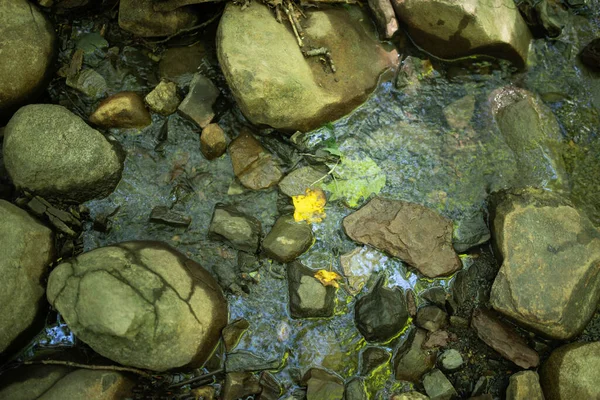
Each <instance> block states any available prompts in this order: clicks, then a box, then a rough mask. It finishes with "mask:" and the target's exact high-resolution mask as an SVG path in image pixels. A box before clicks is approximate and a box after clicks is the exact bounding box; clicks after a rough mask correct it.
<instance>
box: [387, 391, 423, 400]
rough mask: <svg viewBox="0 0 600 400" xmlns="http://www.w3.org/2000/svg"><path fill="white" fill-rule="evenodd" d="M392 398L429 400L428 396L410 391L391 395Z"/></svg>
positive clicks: (394, 399) (396, 399)
mask: <svg viewBox="0 0 600 400" xmlns="http://www.w3.org/2000/svg"><path fill="white" fill-rule="evenodd" d="M392 400H429V397H427V396H425V395H424V394H421V393H419V392H415V391H410V392H406V393H401V394H395V395H393V396H392Z"/></svg>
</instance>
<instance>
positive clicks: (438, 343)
mask: <svg viewBox="0 0 600 400" xmlns="http://www.w3.org/2000/svg"><path fill="white" fill-rule="evenodd" d="M455 340H456V336H455V335H454V334H451V333H449V332H448V331H434V332H428V333H427V339H426V340H425V342H423V345H422V346H421V347H422V348H423V349H424V350H427V349H435V348H438V347H446V346H447V345H448V343H450V342H452V341H455Z"/></svg>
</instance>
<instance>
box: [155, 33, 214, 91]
mask: <svg viewBox="0 0 600 400" xmlns="http://www.w3.org/2000/svg"><path fill="white" fill-rule="evenodd" d="M205 53H206V49H205V47H204V44H202V43H201V42H200V43H196V44H193V45H191V46H185V47H170V48H168V49H167V50H166V51H165V52H164V53H163V54H162V56H161V59H160V63H159V64H158V72H159V74H160V77H161V78H162V79H170V80H174V81H179V79H178V78H180V77H181V76H182V75H193V74H195V73H196V72H198V67H199V66H200V64H201V63H202V58H203V57H204V55H205Z"/></svg>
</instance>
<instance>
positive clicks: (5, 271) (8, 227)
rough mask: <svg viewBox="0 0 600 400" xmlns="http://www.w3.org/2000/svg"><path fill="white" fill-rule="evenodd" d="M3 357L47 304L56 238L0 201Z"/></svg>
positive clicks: (0, 343) (0, 338)
mask: <svg viewBox="0 0 600 400" xmlns="http://www.w3.org/2000/svg"><path fill="white" fill-rule="evenodd" d="M0 254H1V255H2V256H1V257H0V276H1V277H2V279H1V280H0V354H2V353H3V352H5V351H6V350H7V349H8V348H9V347H10V345H11V343H12V342H13V341H14V340H15V339H16V338H17V337H18V336H19V335H21V334H22V333H23V332H24V331H25V330H27V329H28V328H29V327H30V326H31V325H32V324H34V322H35V320H36V317H37V316H38V314H39V311H40V308H41V307H40V306H41V304H43V303H44V285H43V283H42V282H41V279H42V277H43V276H44V275H45V273H46V270H47V268H48V265H49V264H50V263H51V262H52V260H53V258H54V234H53V233H52V231H51V230H50V229H48V228H47V227H46V226H44V225H42V224H41V223H40V222H38V221H37V220H36V219H35V218H33V217H32V216H31V215H29V214H28V213H27V212H26V211H24V210H22V209H20V208H19V207H17V206H15V205H13V204H11V203H9V202H7V201H4V200H0Z"/></svg>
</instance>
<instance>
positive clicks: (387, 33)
mask: <svg viewBox="0 0 600 400" xmlns="http://www.w3.org/2000/svg"><path fill="white" fill-rule="evenodd" d="M368 3H369V8H371V11H372V12H373V16H374V17H375V22H377V26H378V28H379V32H381V35H382V36H383V37H384V38H385V39H390V38H391V37H392V36H394V33H396V31H397V30H398V20H397V19H396V14H395V13H394V7H392V3H391V2H390V0H369V1H368Z"/></svg>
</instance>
